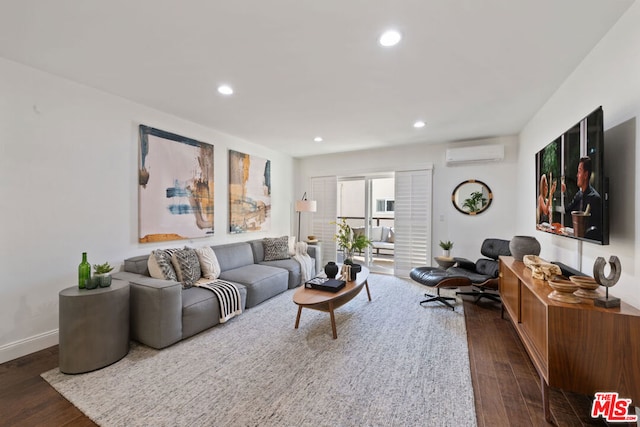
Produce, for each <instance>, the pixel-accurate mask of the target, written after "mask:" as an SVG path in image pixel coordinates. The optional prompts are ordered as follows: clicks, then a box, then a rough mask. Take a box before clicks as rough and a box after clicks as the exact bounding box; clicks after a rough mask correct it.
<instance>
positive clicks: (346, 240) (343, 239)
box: [332, 218, 371, 264]
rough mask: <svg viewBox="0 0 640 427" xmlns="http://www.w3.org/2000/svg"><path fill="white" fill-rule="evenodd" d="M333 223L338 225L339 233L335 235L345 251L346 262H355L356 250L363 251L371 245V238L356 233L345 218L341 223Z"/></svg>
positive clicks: (339, 245)
mask: <svg viewBox="0 0 640 427" xmlns="http://www.w3.org/2000/svg"><path fill="white" fill-rule="evenodd" d="M332 224H336V225H337V226H338V234H336V235H335V236H334V239H335V241H336V242H338V247H339V248H340V249H342V250H343V251H344V263H345V264H353V254H354V252H355V251H357V252H362V251H363V250H364V249H365V248H366V247H367V246H369V245H371V240H369V239H367V237H366V236H365V235H364V234H354V233H353V230H351V227H350V226H349V224H347V220H345V219H344V218H342V221H340V222H339V223H337V222H332Z"/></svg>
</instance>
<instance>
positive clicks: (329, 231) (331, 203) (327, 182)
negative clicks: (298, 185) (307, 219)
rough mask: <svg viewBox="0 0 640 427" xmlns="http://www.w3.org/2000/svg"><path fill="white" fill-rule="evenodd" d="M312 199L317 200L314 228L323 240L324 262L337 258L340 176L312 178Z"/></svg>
mask: <svg viewBox="0 0 640 427" xmlns="http://www.w3.org/2000/svg"><path fill="white" fill-rule="evenodd" d="M311 199H313V200H315V201H316V202H317V210H316V212H315V213H314V214H313V224H312V230H313V235H315V236H316V237H317V238H318V240H320V242H322V263H323V265H324V264H326V263H327V262H329V261H335V260H336V250H337V247H336V241H335V240H334V236H335V235H336V224H335V222H336V212H337V209H338V207H337V205H338V178H337V177H335V176H323V177H314V178H311Z"/></svg>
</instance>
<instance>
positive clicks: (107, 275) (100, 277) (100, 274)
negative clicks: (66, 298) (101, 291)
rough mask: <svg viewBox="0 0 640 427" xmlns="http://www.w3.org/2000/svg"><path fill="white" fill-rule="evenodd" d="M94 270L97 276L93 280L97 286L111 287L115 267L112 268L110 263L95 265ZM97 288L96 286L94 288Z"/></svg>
mask: <svg viewBox="0 0 640 427" xmlns="http://www.w3.org/2000/svg"><path fill="white" fill-rule="evenodd" d="M93 270H94V273H95V274H94V275H93V278H92V279H91V281H92V282H93V281H95V282H96V285H97V286H99V287H101V288H108V287H109V286H111V270H113V267H111V266H110V265H109V263H108V262H105V263H104V264H94V265H93ZM97 286H94V288H95V287H97Z"/></svg>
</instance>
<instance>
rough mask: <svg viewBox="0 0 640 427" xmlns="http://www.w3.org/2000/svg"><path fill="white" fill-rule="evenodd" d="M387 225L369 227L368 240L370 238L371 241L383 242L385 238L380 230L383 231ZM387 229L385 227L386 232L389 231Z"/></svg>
mask: <svg viewBox="0 0 640 427" xmlns="http://www.w3.org/2000/svg"><path fill="white" fill-rule="evenodd" d="M385 228H387V227H371V234H370V237H369V240H371V241H372V242H384V241H385V240H386V239H384V238H383V237H384V236H383V234H382V232H383V231H384V229H385ZM388 230H389V229H387V233H389V231H388Z"/></svg>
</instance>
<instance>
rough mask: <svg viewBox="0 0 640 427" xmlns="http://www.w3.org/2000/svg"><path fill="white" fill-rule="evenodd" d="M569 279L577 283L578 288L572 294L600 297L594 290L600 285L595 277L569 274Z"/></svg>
mask: <svg viewBox="0 0 640 427" xmlns="http://www.w3.org/2000/svg"><path fill="white" fill-rule="evenodd" d="M569 280H571V281H572V282H573V283H575V284H576V285H578V287H579V288H580V289H578V290H577V291H575V292H574V293H573V294H574V295H575V296H578V297H581V298H590V299H596V298H600V296H601V295H600V294H599V293H598V292H597V291H596V289H598V288H599V287H600V284H598V282H596V279H594V278H593V277H589V276H569Z"/></svg>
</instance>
